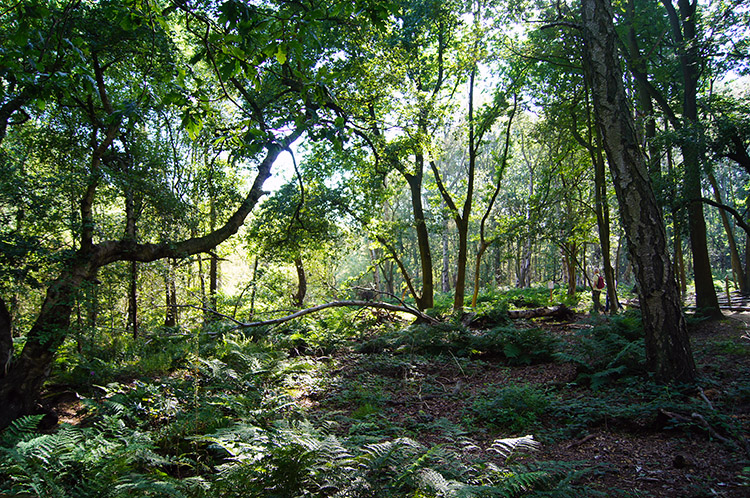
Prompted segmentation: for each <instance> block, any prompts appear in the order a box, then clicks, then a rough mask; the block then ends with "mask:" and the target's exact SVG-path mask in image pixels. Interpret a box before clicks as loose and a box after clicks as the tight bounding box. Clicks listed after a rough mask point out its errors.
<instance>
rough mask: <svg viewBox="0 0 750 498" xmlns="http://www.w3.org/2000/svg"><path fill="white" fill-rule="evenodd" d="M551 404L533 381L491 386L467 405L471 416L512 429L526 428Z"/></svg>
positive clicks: (523, 429)
mask: <svg viewBox="0 0 750 498" xmlns="http://www.w3.org/2000/svg"><path fill="white" fill-rule="evenodd" d="M549 405H550V397H549V395H548V394H547V393H546V392H545V391H543V390H542V389H539V388H538V387H535V386H532V385H511V386H506V387H501V388H491V389H488V390H487V392H486V393H485V394H484V395H482V396H481V397H479V398H477V399H475V400H474V403H472V405H471V407H470V408H469V410H470V412H471V415H472V416H473V418H474V419H476V420H478V421H481V422H483V423H486V424H488V425H490V426H492V427H495V428H497V429H499V430H503V431H509V432H511V433H522V432H528V431H529V430H530V429H532V428H534V427H536V426H537V425H538V422H539V417H540V416H541V415H542V414H543V413H544V411H545V410H546V409H547V407H548V406H549Z"/></svg>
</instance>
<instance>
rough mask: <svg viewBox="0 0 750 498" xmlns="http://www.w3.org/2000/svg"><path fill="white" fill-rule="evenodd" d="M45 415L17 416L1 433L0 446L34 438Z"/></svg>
mask: <svg viewBox="0 0 750 498" xmlns="http://www.w3.org/2000/svg"><path fill="white" fill-rule="evenodd" d="M42 418H44V415H25V416H23V417H20V418H17V419H16V420H14V421H13V422H11V424H10V425H9V426H8V427H7V428H6V429H5V430H4V431H3V432H2V433H1V435H2V437H0V446H8V447H9V446H15V445H16V443H18V442H19V441H28V440H30V439H34V438H35V437H37V436H38V435H39V434H38V433H37V427H39V422H41V420H42Z"/></svg>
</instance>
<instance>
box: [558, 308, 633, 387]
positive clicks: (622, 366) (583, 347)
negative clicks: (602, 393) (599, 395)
mask: <svg viewBox="0 0 750 498" xmlns="http://www.w3.org/2000/svg"><path fill="white" fill-rule="evenodd" d="M555 357H556V358H557V359H559V360H561V361H566V362H571V363H573V364H574V365H575V366H576V369H577V371H578V379H577V381H578V382H579V383H582V384H589V385H591V387H592V388H593V389H596V388H598V387H601V386H602V385H604V384H607V383H608V382H611V381H613V380H615V379H618V378H620V377H624V376H628V375H635V374H642V373H644V372H645V361H646V350H645V342H644V334H643V327H642V325H641V318H640V314H639V313H637V312H628V313H625V314H624V315H621V316H614V317H611V318H606V317H604V318H597V319H596V321H595V322H594V324H593V326H591V327H588V328H584V329H581V330H579V331H578V332H577V333H576V335H575V337H574V338H573V341H572V342H571V343H570V344H569V345H568V347H567V348H566V350H565V351H562V352H560V353H557V354H556V355H555Z"/></svg>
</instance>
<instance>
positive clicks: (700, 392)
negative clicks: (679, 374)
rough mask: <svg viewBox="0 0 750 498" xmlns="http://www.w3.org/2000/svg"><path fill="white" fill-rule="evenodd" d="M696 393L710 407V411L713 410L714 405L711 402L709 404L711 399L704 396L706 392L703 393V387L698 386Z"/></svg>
mask: <svg viewBox="0 0 750 498" xmlns="http://www.w3.org/2000/svg"><path fill="white" fill-rule="evenodd" d="M698 394H699V395H700V397H701V399H702V400H703V401H705V402H706V404H707V405H708V407H709V408H710V409H711V411H715V409H714V405H713V404H711V400H709V399H708V398H707V397H706V393H704V392H703V388H698Z"/></svg>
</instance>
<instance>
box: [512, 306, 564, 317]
mask: <svg viewBox="0 0 750 498" xmlns="http://www.w3.org/2000/svg"><path fill="white" fill-rule="evenodd" d="M508 316H509V317H510V318H513V319H517V318H539V317H543V316H552V317H555V318H558V319H560V320H569V319H571V318H573V317H575V312H574V311H573V310H571V309H570V308H568V307H567V306H565V305H564V304H561V305H559V306H555V307H554V308H547V307H544V308H534V309H530V310H510V311H508Z"/></svg>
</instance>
